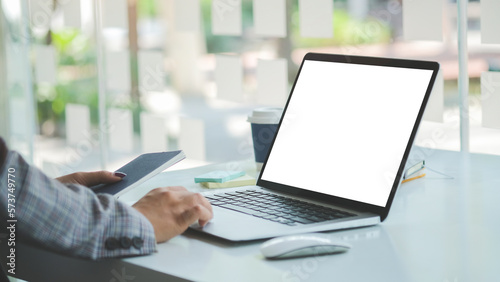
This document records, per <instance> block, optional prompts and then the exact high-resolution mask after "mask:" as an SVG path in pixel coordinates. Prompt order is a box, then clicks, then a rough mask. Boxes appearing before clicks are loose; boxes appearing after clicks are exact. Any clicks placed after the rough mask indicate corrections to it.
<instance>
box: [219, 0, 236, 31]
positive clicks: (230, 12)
mask: <svg viewBox="0 0 500 282" xmlns="http://www.w3.org/2000/svg"><path fill="white" fill-rule="evenodd" d="M241 25H242V24H241V0H213V1H212V33H213V34H215V35H241V29H242V26H241Z"/></svg>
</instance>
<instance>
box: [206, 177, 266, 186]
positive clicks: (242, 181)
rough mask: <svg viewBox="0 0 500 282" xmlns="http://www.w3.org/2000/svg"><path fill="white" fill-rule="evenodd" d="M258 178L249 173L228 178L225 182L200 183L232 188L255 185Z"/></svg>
mask: <svg viewBox="0 0 500 282" xmlns="http://www.w3.org/2000/svg"><path fill="white" fill-rule="evenodd" d="M256 182H257V180H256V179H255V178H253V177H251V176H249V175H243V176H241V177H238V178H235V179H232V180H228V181H226V182H224V183H217V182H200V184H201V185H202V186H203V187H205V188H210V189H214V188H231V187H241V186H248V185H255V183H256Z"/></svg>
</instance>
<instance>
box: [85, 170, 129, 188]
mask: <svg viewBox="0 0 500 282" xmlns="http://www.w3.org/2000/svg"><path fill="white" fill-rule="evenodd" d="M125 176H126V174H125V173H123V172H119V171H117V172H115V173H113V172H109V171H105V170H101V171H94V172H87V173H85V175H84V178H85V179H84V182H85V186H87V187H90V186H94V185H97V184H107V183H115V182H118V181H120V180H122V178H123V177H125Z"/></svg>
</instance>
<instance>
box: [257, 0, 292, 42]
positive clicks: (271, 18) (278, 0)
mask: <svg viewBox="0 0 500 282" xmlns="http://www.w3.org/2000/svg"><path fill="white" fill-rule="evenodd" d="M253 18H254V23H255V34H256V35H260V36H268V37H286V2H285V0H254V1H253Z"/></svg>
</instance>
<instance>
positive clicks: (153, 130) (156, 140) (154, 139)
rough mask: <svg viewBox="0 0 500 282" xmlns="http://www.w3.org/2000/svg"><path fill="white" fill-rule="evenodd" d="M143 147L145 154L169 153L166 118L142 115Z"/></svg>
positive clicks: (147, 114)
mask: <svg viewBox="0 0 500 282" xmlns="http://www.w3.org/2000/svg"><path fill="white" fill-rule="evenodd" d="M141 145H142V151H143V152H144V153H152V152H162V151H167V147H168V139H167V130H166V129H165V119H164V118H162V117H160V116H156V115H153V114H149V113H141Z"/></svg>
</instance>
